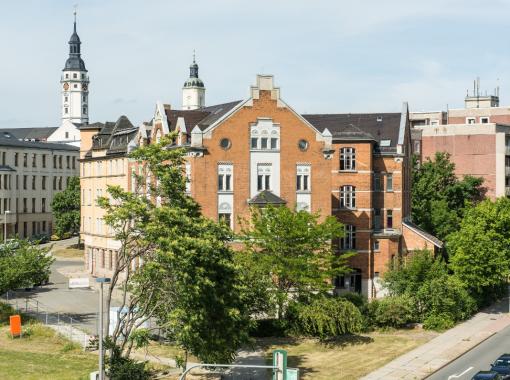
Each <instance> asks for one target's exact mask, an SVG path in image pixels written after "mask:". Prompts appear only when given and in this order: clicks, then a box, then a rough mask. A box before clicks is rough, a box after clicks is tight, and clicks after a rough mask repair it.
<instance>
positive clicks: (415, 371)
mask: <svg viewBox="0 0 510 380" xmlns="http://www.w3.org/2000/svg"><path fill="white" fill-rule="evenodd" d="M507 326H510V315H509V314H508V299H504V300H502V301H500V302H498V303H496V304H494V305H493V306H491V307H489V308H487V309H485V310H483V311H481V312H479V313H478V314H476V315H475V316H473V317H472V318H471V319H469V320H468V321H466V322H463V323H461V324H459V325H457V326H456V327H454V328H452V329H451V330H448V331H447V332H445V333H444V334H441V335H439V336H437V337H436V338H434V339H432V340H431V341H430V342H427V343H425V344H424V345H422V346H420V347H418V348H416V349H414V350H412V351H410V352H408V353H407V354H404V355H402V356H400V357H398V358H397V359H395V360H393V361H392V362H390V363H388V364H386V365H385V366H384V367H381V368H379V369H378V370H376V371H374V372H372V373H370V374H368V375H367V376H365V377H363V378H362V379H364V380H394V379H409V380H410V379H424V378H426V377H427V376H428V375H430V374H432V373H433V372H435V371H437V370H438V369H440V368H442V367H443V366H445V365H446V364H448V363H450V362H451V361H453V360H455V359H456V358H458V357H459V356H461V355H462V354H464V353H465V352H467V351H469V350H470V349H472V348H473V347H475V346H476V345H478V344H480V343H481V342H483V341H484V340H486V339H487V338H489V337H490V336H492V335H494V334H496V333H497V332H499V331H501V330H503V329H504V328H505V327H507Z"/></svg>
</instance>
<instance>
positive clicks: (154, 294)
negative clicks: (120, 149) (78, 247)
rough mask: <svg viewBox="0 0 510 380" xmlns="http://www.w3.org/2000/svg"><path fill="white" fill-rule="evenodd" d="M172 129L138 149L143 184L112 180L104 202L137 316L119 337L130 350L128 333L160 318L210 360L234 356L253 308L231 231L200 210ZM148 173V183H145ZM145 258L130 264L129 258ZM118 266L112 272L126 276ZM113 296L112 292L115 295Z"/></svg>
mask: <svg viewBox="0 0 510 380" xmlns="http://www.w3.org/2000/svg"><path fill="white" fill-rule="evenodd" d="M172 138H173V136H171V135H170V136H165V137H164V138H162V139H161V140H160V142H159V143H154V144H150V145H147V146H143V147H140V148H138V149H137V150H135V151H134V152H133V153H132V155H131V158H132V159H133V160H134V161H136V162H138V164H139V165H140V167H141V168H143V169H142V170H143V171H144V176H145V178H144V177H143V176H137V175H134V180H136V183H137V184H138V186H137V191H135V192H134V193H133V192H128V191H125V190H122V189H121V188H119V187H110V188H109V189H108V192H109V193H110V198H111V199H109V198H106V197H103V198H101V199H100V204H101V205H102V207H104V208H105V209H106V211H107V213H106V216H105V221H106V223H107V224H108V225H110V226H111V227H112V228H113V230H114V231H115V234H116V239H117V240H119V241H120V242H121V246H122V247H121V249H120V250H119V263H118V265H119V267H118V268H119V270H120V271H122V270H125V271H127V277H128V278H127V282H126V284H125V285H126V286H125V290H129V296H127V297H126V298H127V299H128V301H126V302H125V303H124V305H123V306H126V307H127V308H128V309H129V310H131V311H133V314H136V315H132V316H127V317H125V318H124V319H123V320H121V321H120V322H119V323H118V325H117V328H116V330H115V333H114V337H113V340H114V341H115V342H116V343H118V344H121V345H122V346H123V347H124V348H125V351H124V352H125V355H129V352H130V350H131V346H132V344H131V343H127V345H126V343H125V342H126V341H128V340H126V339H124V338H123V337H125V336H126V335H127V336H130V335H132V334H133V333H134V331H135V329H136V326H137V325H139V323H140V322H141V321H144V320H147V319H148V318H156V319H157V321H158V325H159V326H160V327H161V328H163V329H164V330H165V331H166V332H167V336H168V337H169V338H171V339H172V340H173V341H174V343H175V344H177V345H178V346H180V347H181V348H183V349H184V351H185V352H186V354H188V353H190V354H193V355H194V356H196V357H198V358H199V359H200V360H202V361H204V362H229V361H231V360H233V358H234V356H235V352H236V351H237V350H238V349H239V348H240V346H241V345H242V344H244V343H246V342H247V340H248V328H249V323H250V318H249V312H248V309H247V308H246V307H245V302H244V296H243V292H242V289H243V286H242V283H241V277H240V276H239V274H238V273H239V271H238V268H237V267H236V265H235V263H234V253H233V250H232V248H231V247H230V245H229V243H230V241H231V240H232V232H231V230H230V229H229V228H228V227H227V226H225V225H223V224H218V223H216V222H214V221H212V220H210V219H207V218H205V217H204V216H202V215H201V213H200V207H199V206H198V204H197V203H196V202H195V201H194V200H193V199H192V198H191V197H189V196H188V195H187V194H186V192H185V184H186V178H185V177H184V175H183V165H184V153H185V152H184V150H182V149H167V146H169V145H171V142H172ZM146 178H149V181H148V182H149V188H146V187H145V184H146V183H147V181H146ZM138 258H139V259H141V260H142V261H143V265H141V266H140V267H139V268H138V269H136V270H134V271H133V270H132V265H131V263H132V262H134V260H136V259H138ZM119 275H120V273H117V276H116V275H115V274H114V278H115V281H120V276H119ZM110 298H111V294H110Z"/></svg>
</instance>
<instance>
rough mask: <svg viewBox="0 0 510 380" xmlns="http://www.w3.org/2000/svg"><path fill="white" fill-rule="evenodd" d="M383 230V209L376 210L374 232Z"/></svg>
mask: <svg viewBox="0 0 510 380" xmlns="http://www.w3.org/2000/svg"><path fill="white" fill-rule="evenodd" d="M380 229H381V209H380V208H374V230H376V231H377V230H380Z"/></svg>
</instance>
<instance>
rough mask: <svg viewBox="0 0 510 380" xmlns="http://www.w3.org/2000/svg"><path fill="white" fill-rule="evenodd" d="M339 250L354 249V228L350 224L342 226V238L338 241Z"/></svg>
mask: <svg viewBox="0 0 510 380" xmlns="http://www.w3.org/2000/svg"><path fill="white" fill-rule="evenodd" d="M340 249H342V250H344V249H356V226H353V225H352V224H346V225H345V226H344V237H343V238H342V239H340Z"/></svg>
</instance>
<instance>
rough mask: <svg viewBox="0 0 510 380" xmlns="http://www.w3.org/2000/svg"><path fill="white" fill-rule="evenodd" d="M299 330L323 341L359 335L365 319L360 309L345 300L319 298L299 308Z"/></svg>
mask: <svg viewBox="0 0 510 380" xmlns="http://www.w3.org/2000/svg"><path fill="white" fill-rule="evenodd" d="M298 325H299V330H300V331H301V332H302V333H304V334H306V335H311V336H316V337H319V338H321V339H325V338H332V337H335V336H339V335H345V334H354V333H359V332H360V331H361V330H362V326H363V318H362V316H361V313H360V311H359V309H358V308H357V307H356V306H354V304H353V303H352V302H350V301H347V300H346V299H345V298H339V297H318V298H316V299H314V300H313V301H312V302H311V303H310V304H309V305H301V306H300V307H298Z"/></svg>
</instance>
